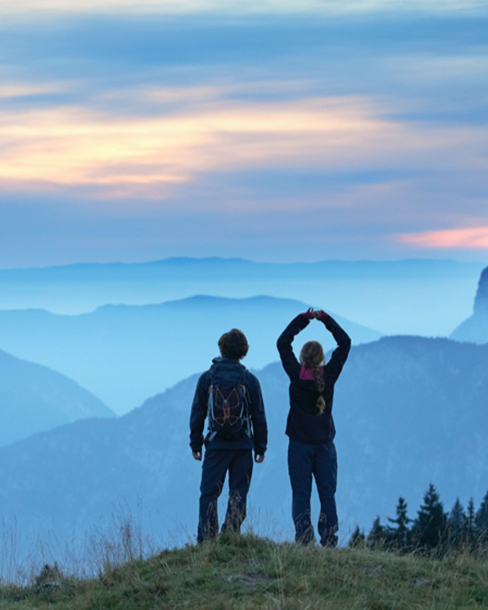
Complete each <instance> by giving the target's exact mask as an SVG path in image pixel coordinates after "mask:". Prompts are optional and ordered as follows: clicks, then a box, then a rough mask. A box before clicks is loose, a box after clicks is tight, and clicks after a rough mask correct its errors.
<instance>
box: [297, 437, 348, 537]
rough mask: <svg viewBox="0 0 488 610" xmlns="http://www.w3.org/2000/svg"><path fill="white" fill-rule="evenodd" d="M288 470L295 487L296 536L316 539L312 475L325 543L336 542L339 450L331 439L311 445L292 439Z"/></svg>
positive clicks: (319, 522)
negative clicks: (318, 501)
mask: <svg viewBox="0 0 488 610" xmlns="http://www.w3.org/2000/svg"><path fill="white" fill-rule="evenodd" d="M288 472H289V474H290V482H291V489H292V497H293V499H292V516H293V521H294V523H295V533H296V535H295V540H296V541H297V542H303V543H305V544H307V543H308V542H311V541H312V540H313V539H314V533H313V526H312V523H311V515H310V497H311V495H312V476H313V477H314V479H315V484H316V485H317V491H318V494H319V499H320V516H319V521H318V528H317V529H318V533H319V535H320V542H321V544H322V545H324V546H329V545H330V546H335V544H336V543H337V537H336V536H335V532H336V531H337V529H338V526H337V509H336V502H335V492H336V487H337V453H336V449H335V446H334V443H333V442H332V441H330V442H328V443H321V444H314V445H308V444H305V443H298V442H297V441H293V440H291V439H290V444H289V447H288Z"/></svg>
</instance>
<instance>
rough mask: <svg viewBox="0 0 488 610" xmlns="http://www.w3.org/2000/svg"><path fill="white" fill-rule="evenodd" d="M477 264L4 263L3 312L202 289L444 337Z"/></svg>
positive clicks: (154, 298)
mask: <svg viewBox="0 0 488 610" xmlns="http://www.w3.org/2000/svg"><path fill="white" fill-rule="evenodd" d="M482 268H483V265H482V264H481V263H460V262H456V261H451V260H400V261H334V260H332V261H319V262H316V263H257V262H251V261H248V260H242V259H222V258H204V259H195V258H179V259H175V258H173V259H166V260H161V261H153V262H148V263H136V264H121V263H113V264H99V263H98V264H95V263H90V264H76V265H65V266H60V267H46V268H39V269H4V270H0V295H1V296H0V308H1V309H27V308H42V309H47V310H49V311H53V312H57V313H86V312H90V311H93V309H95V308H96V307H99V306H102V305H104V304H106V303H125V304H129V305H143V304H146V303H158V302H166V301H172V300H181V299H183V298H186V297H189V296H193V295H195V294H208V293H209V292H211V293H212V294H213V295H215V296H220V297H235V298H246V297H251V296H254V295H256V294H267V295H269V296H274V297H279V298H292V299H297V300H300V301H302V302H310V303H316V304H317V305H320V306H322V307H325V308H328V309H330V310H332V311H336V312H338V313H340V314H341V315H343V316H344V317H345V318H348V319H351V320H355V321H357V322H358V323H361V324H362V325H364V326H368V327H371V328H377V329H378V330H381V331H382V332H383V333H387V334H393V333H402V334H404V333H410V334H424V335H447V334H448V333H450V332H451V330H452V328H453V327H454V325H455V324H457V323H458V321H459V320H461V319H463V318H464V317H466V316H467V315H468V313H469V311H470V309H471V299H470V296H469V295H470V294H471V289H472V286H473V285H474V283H475V282H476V281H477V278H478V277H479V273H480V271H481V269H482ZM209 287H211V289H210V288H209ZM41 288H42V289H41ZM446 303H449V307H446V306H445V304H446Z"/></svg>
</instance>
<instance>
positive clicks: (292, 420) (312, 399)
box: [277, 314, 351, 443]
mask: <svg viewBox="0 0 488 610" xmlns="http://www.w3.org/2000/svg"><path fill="white" fill-rule="evenodd" d="M322 322H323V323H324V325H325V327H326V328H327V330H329V331H330V332H331V333H332V335H333V336H334V339H335V340H336V341H337V347H336V349H335V350H334V352H333V354H332V356H331V358H330V360H329V362H328V363H327V364H326V365H325V366H324V369H323V374H324V383H325V388H324V391H323V392H322V396H323V397H324V400H325V411H324V413H323V414H322V415H321V414H320V412H319V410H318V408H317V406H316V405H317V399H318V397H319V396H320V392H319V391H318V389H317V384H316V382H315V380H314V379H303V378H301V376H300V372H301V370H302V366H301V365H300V363H299V362H298V360H297V358H296V356H295V354H294V353H293V348H292V345H291V344H292V342H293V339H294V338H295V335H297V334H298V333H299V332H300V331H301V330H303V329H304V328H305V327H306V326H308V324H309V320H308V319H307V318H306V317H305V316H304V315H303V314H300V315H298V316H297V317H296V318H295V319H294V320H292V321H291V322H290V324H288V326H287V327H286V328H285V330H284V331H283V332H282V333H281V335H280V337H279V339H278V344H277V345H278V351H279V352H280V357H281V362H282V364H283V368H284V369H285V371H286V373H287V375H288V377H289V378H290V412H289V414H288V420H287V424H286V434H287V435H288V436H289V437H290V438H291V439H292V440H295V441H298V442H300V443H325V442H328V441H331V440H333V439H334V436H335V426H334V420H333V418H332V405H333V401H334V384H335V382H336V381H337V378H338V377H339V375H340V373H341V371H342V367H343V366H344V363H345V362H346V360H347V356H348V354H349V350H350V347H351V339H350V338H349V336H348V334H347V333H346V332H345V331H344V330H343V329H342V328H341V327H340V326H339V324H337V322H336V321H335V320H334V319H333V318H331V317H330V316H329V315H326V317H325V320H322Z"/></svg>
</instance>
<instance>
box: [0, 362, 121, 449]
mask: <svg viewBox="0 0 488 610" xmlns="http://www.w3.org/2000/svg"><path fill="white" fill-rule="evenodd" d="M113 415H114V414H113V412H112V411H111V410H110V409H109V408H108V407H106V406H105V405H104V404H103V403H102V401H101V400H99V399H98V398H96V397H95V396H94V395H93V394H91V393H90V392H88V391H87V390H85V389H84V388H82V387H80V386H79V385H78V384H77V383H75V382H74V381H72V380H71V379H68V378H67V377H65V376H63V375H61V374H60V373H58V372H56V371H53V370H50V369H48V368H46V367H44V366H40V365H39V364H34V363H32V362H26V361H24V360H20V359H18V358H15V357H14V356H12V355H10V354H8V353H6V352H4V351H2V350H0V445H5V444H8V443H13V442H14V441H17V440H19V439H22V438H26V437H28V436H30V435H31V434H35V433H37V432H41V431H44V430H49V429H51V428H54V427H56V426H60V425H62V424H66V423H69V422H73V421H76V420H79V419H84V418H91V417H112V416H113Z"/></svg>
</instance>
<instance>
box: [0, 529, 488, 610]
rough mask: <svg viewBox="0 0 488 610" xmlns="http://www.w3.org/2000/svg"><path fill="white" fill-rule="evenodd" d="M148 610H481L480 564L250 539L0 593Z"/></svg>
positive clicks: (68, 609)
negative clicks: (94, 577) (94, 576)
mask: <svg viewBox="0 0 488 610" xmlns="http://www.w3.org/2000/svg"><path fill="white" fill-rule="evenodd" d="M1 608H16V609H18V610H24V609H27V608H29V609H32V608H39V609H56V610H82V609H83V610H85V609H86V610H97V609H108V610H109V609H114V610H115V609H121V610H122V609H124V610H150V609H151V610H152V609H161V608H175V609H176V608H189V609H192V610H193V609H201V610H203V609H205V610H227V609H234V608H235V609H242V610H244V609H246V610H255V609H257V608H264V609H268V608H269V609H283V610H285V609H289V610H294V609H303V610H305V609H307V610H312V609H321V610H322V609H331V610H332V609H334V610H336V609H337V610H339V609H340V610H347V609H356V610H362V609H369V610H390V609H395V610H401V609H409V610H411V609H414V608H415V609H417V608H418V609H424V608H429V609H430V608H432V609H434V608H435V609H437V608H438V609H439V610H440V609H442V610H450V609H452V610H461V609H464V608H466V609H468V608H470V609H471V608H488V563H487V562H486V561H483V560H478V561H477V560H475V559H473V558H469V557H462V556H459V557H457V558H452V559H443V560H429V559H425V558H419V557H415V556H413V555H410V556H398V555H395V554H393V553H386V552H378V551H376V552H373V551H369V550H364V549H362V550H361V549H322V548H320V547H301V546H298V545H294V544H289V543H284V544H276V543H273V542H270V541H269V540H265V539H262V538H257V537H254V536H242V537H240V538H239V537H222V538H221V539H220V540H219V541H218V542H215V543H206V544H204V545H202V546H198V547H196V546H187V547H185V548H183V549H176V550H166V551H163V552H162V553H160V554H159V555H156V556H154V557H152V558H150V559H148V560H144V561H142V560H137V559H134V560H132V561H129V562H127V563H126V564H124V565H122V566H118V567H112V566H110V565H108V566H106V567H105V569H104V570H102V571H101V573H100V574H99V577H98V578H96V579H92V580H89V579H84V580H78V579H73V578H66V577H64V576H63V575H61V574H59V573H56V571H55V570H54V571H52V570H51V571H50V570H44V573H43V574H41V575H39V576H38V577H37V579H35V581H34V582H33V584H32V585H31V586H29V587H4V588H2V589H0V609H1Z"/></svg>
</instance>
